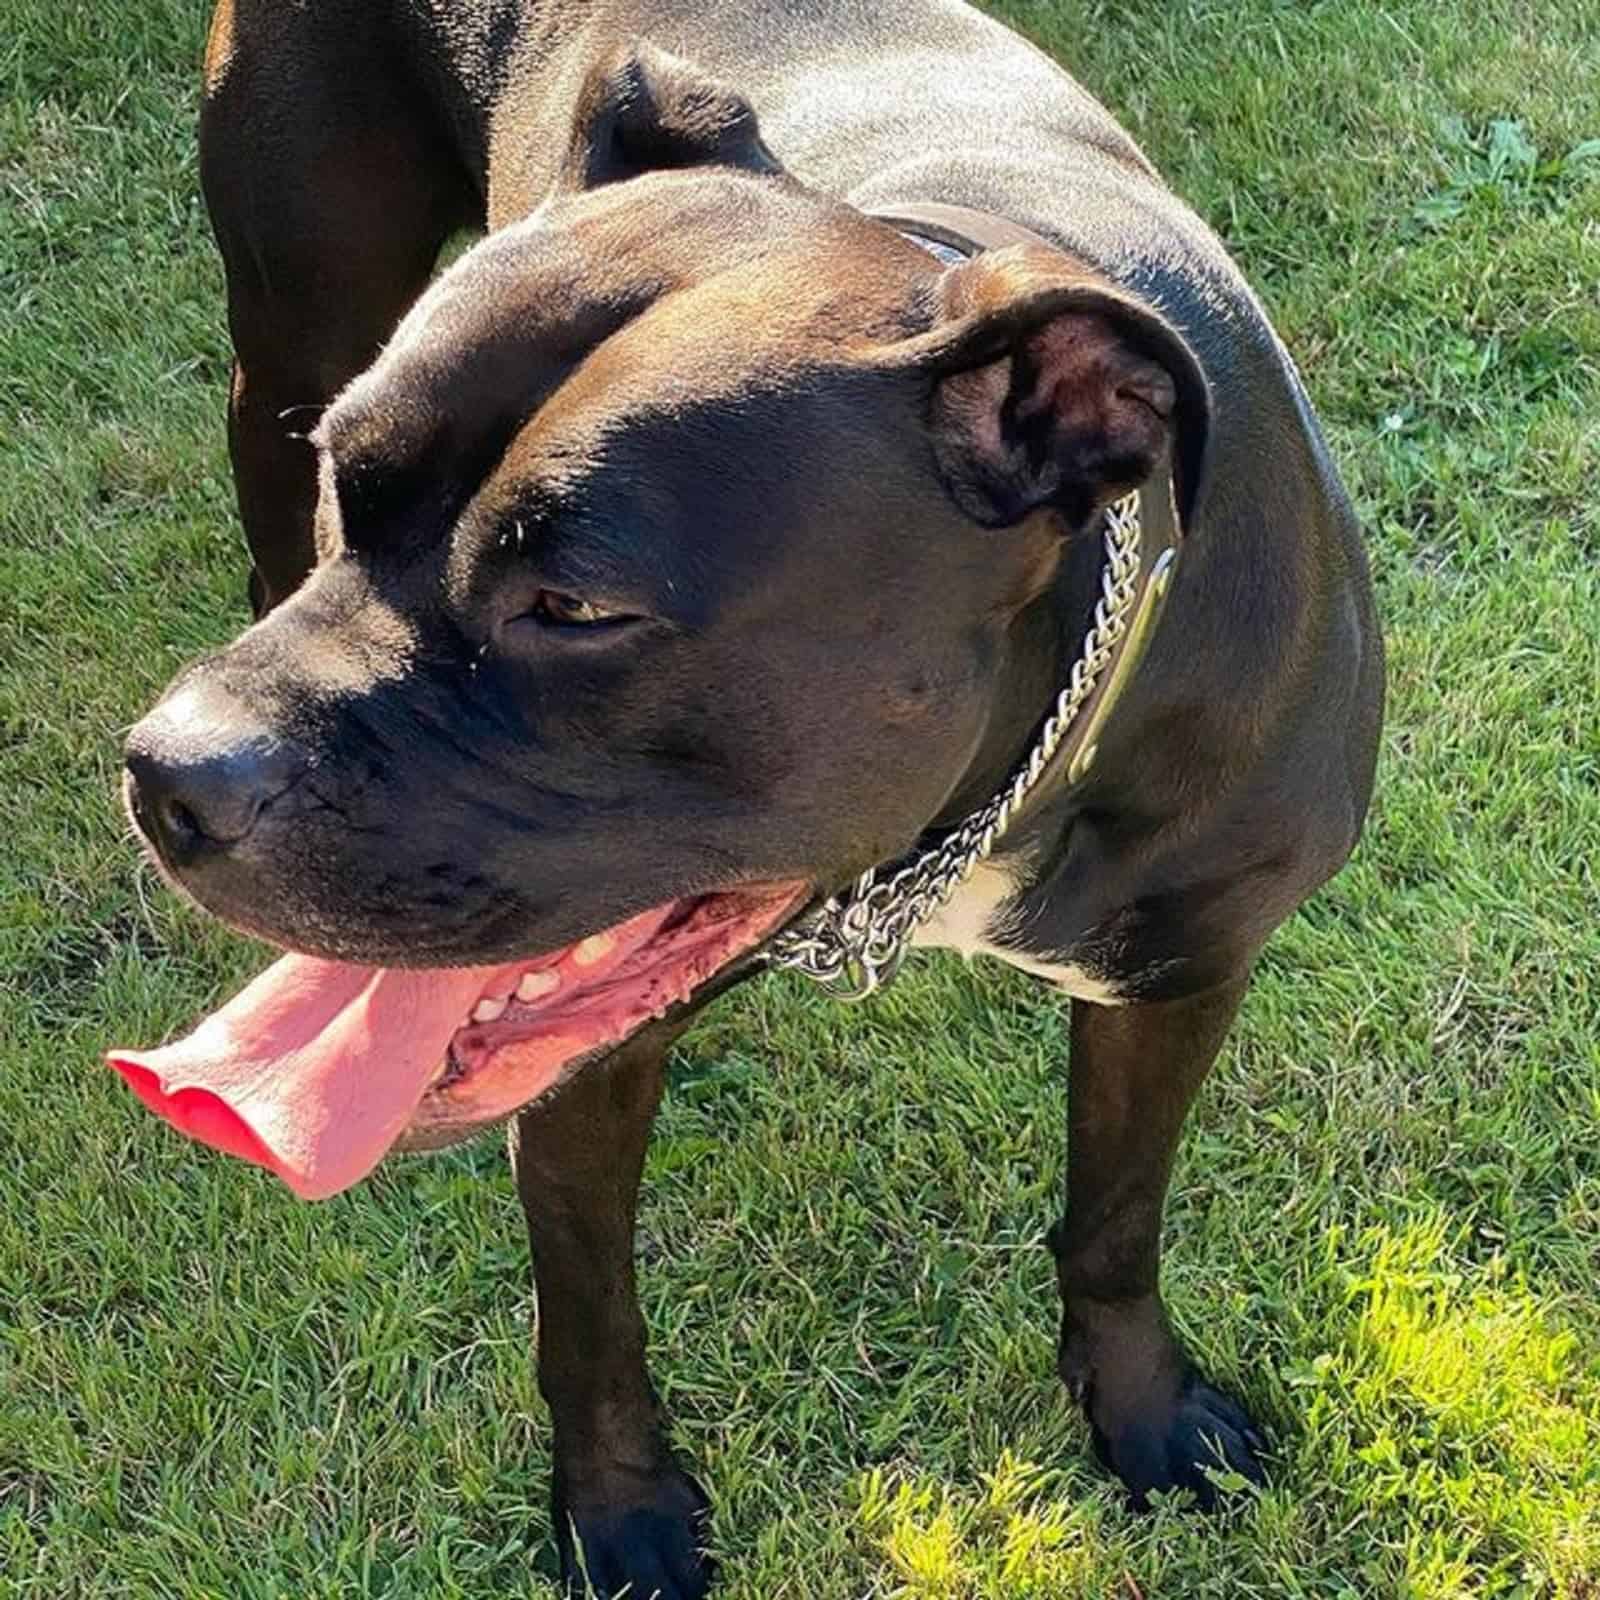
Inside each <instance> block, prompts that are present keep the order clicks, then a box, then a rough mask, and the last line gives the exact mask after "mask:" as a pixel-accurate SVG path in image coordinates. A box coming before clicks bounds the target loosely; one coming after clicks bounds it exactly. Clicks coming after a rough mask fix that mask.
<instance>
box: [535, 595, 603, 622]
mask: <svg viewBox="0 0 1600 1600" xmlns="http://www.w3.org/2000/svg"><path fill="white" fill-rule="evenodd" d="M529 610H530V612H531V614H532V615H533V616H535V617H537V618H538V619H539V621H541V622H554V623H556V624H558V625H559V626H561V627H563V628H588V627H593V626H594V625H595V624H596V623H599V622H615V621H618V620H619V619H620V617H621V613H620V612H616V611H607V610H605V609H604V608H603V607H601V606H597V605H595V604H594V603H593V602H592V601H589V600H580V599H579V598H578V596H577V595H575V594H562V593H561V592H560V590H558V589H541V590H540V591H539V593H538V594H537V595H536V596H535V597H534V601H533V605H532V606H531V607H529Z"/></svg>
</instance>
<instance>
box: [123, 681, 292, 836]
mask: <svg viewBox="0 0 1600 1600" xmlns="http://www.w3.org/2000/svg"><path fill="white" fill-rule="evenodd" d="M123 761H124V765H125V767H126V769H127V777H126V784H127V795H128V806H129V809H130V810H131V811H132V813H133V819H134V821H135V823H137V825H138V827H139V829H140V831H141V832H142V833H143V834H144V835H145V837H146V838H148V839H149V841H150V842H151V844H153V845H154V846H155V848H156V850H157V852H158V853H159V854H160V856H161V858H162V860H163V861H165V862H166V863H167V864H168V865H169V866H172V867H186V866H190V865H192V864H193V863H194V862H195V861H197V860H198V859H199V858H200V857H202V856H204V855H207V854H209V853H212V852H215V851H219V850H224V849H226V848H227V847H228V846H230V845H235V844H237V843H239V841H240V840H241V839H243V838H244V837H245V836H246V835H247V834H248V833H249V832H250V830H251V829H252V828H254V827H255V825H256V819H257V818H258V817H259V816H260V815H261V812H262V809H263V807H265V806H266V805H267V803H268V802H269V801H271V800H273V799H275V798H276V797H277V796H278V795H280V794H282V793H283V792H284V791H285V790H286V789H288V788H289V787H290V786H291V785H292V784H293V783H294V781H295V779H296V778H297V777H299V775H300V773H301V772H302V771H303V770H304V762H303V760H302V759H301V758H300V757H299V755H298V754H297V752H296V750H295V748H294V746H293V745H291V744H289V743H288V742H287V741H285V740H283V739H281V738H278V737H277V736H275V735H274V734H273V733H271V732H270V731H269V730H268V729H267V728H265V727H263V726H262V725H261V724H260V723H258V722H257V721H255V720H254V719H253V718H252V717H251V716H250V714H249V713H248V711H246V710H245V709H244V708H243V707H242V706H241V705H240V704H239V703H238V702H237V701H236V700H234V699H233V697H232V696H231V695H229V694H228V693H227V691H226V690H224V689H222V688H220V687H219V686H216V685H209V684H206V683H204V682H203V681H201V682H196V683H191V684H187V685H185V686H183V687H182V688H180V689H179V690H178V691H177V692H176V693H175V694H172V695H169V696H168V697H167V698H166V699H165V700H163V701H162V702H161V704H160V705H158V706H157V707H156V708H155V710H154V711H152V712H151V713H150V715H149V716H147V717H146V718H145V719H144V720H143V721H142V722H140V723H138V724H137V725H136V726H135V727H134V729H133V732H132V733H130V734H129V735H128V745H127V749H126V751H125V752H124V757H123Z"/></svg>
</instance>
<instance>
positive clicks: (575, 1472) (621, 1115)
mask: <svg viewBox="0 0 1600 1600" xmlns="http://www.w3.org/2000/svg"><path fill="white" fill-rule="evenodd" d="M678 1031H679V1030H678V1029H677V1028H670V1029H669V1028H665V1027H660V1026H657V1027H653V1028H650V1029H647V1030H646V1031H645V1032H644V1033H642V1034H640V1035H638V1036H637V1037H635V1038H634V1039H631V1040H629V1042H628V1043H627V1044H625V1045H624V1046H622V1048H621V1049H619V1050H618V1051H617V1052H616V1053H615V1054H614V1055H612V1056H610V1057H608V1058H607V1059H606V1060H604V1061H600V1062H596V1063H595V1064H594V1065H593V1066H590V1067H587V1068H585V1069H583V1070H582V1071H581V1072H580V1073H579V1074H578V1076H577V1077H576V1078H575V1079H574V1080H573V1081H572V1082H571V1083H570V1084H568V1085H567V1087H566V1088H565V1089H563V1090H562V1091H561V1092H560V1093H559V1094H558V1095H557V1096H556V1097H555V1098H554V1099H553V1100H552V1101H551V1102H550V1103H549V1104H548V1105H547V1106H545V1107H542V1108H536V1109H532V1110H528V1111H525V1112H523V1113H522V1114H521V1116H519V1117H518V1118H517V1121H516V1124H515V1126H514V1128H513V1130H512V1136H511V1157H512V1164H513V1167H514V1170H515V1172H516V1178H517V1189H518V1192H519V1194H520V1195H521V1198H522V1207H523V1211H524V1213H525V1214H526V1216H527V1219H528V1238H529V1243H530V1245H531V1247H532V1251H533V1271H534V1281H535V1284H536V1286H537V1289H538V1298H539V1319H538V1327H539V1388H540V1392H541V1393H542V1394H543V1395H544V1397H545V1400H546V1402H547V1404H548V1405H549V1407H550V1415H551V1418H552V1420H553V1422H554V1425H555V1442H554V1458H555V1459H554V1474H553V1479H552V1486H551V1502H552V1514H553V1518H554V1522H555V1533H556V1541H557V1544H558V1546H559V1548H560V1552H561V1567H562V1574H563V1577H564V1578H565V1580H566V1582H567V1584H568V1585H569V1586H570V1587H571V1588H572V1589H573V1590H574V1591H575V1592H576V1593H578V1594H582V1593H584V1592H585V1591H584V1588H583V1583H584V1580H585V1579H587V1581H588V1583H589V1584H590V1585H591V1586H592V1587H593V1589H594V1592H595V1593H596V1594H598V1595H602V1596H612V1595H617V1594H621V1593H623V1592H624V1591H626V1593H627V1594H628V1595H629V1596H630V1600H631V1597H632V1596H638V1597H639V1600H646V1597H648V1596H651V1595H658V1596H659V1597H660V1600H698V1597H699V1596H702V1595H704V1594H705V1592H706V1590H707V1588H708V1586H709V1584H710V1581H711V1577H712V1568H711V1563H710V1561H709V1559H708V1558H707V1557H706V1556H705V1554H704V1553H703V1550H702V1548H701V1546H702V1542H703V1540H704V1537H705V1531H706V1512H707V1502H706V1498H705V1495H704V1493H703V1492H702V1491H701V1489H700V1486H699V1485H698V1484H697V1483H695V1481H694V1480H693V1479H692V1478H691V1477H689V1475H688V1474H687V1473H685V1472H684V1471H683V1469H682V1468H681V1467H680V1466H679V1465H678V1463H677V1461H676V1459H675V1457H674V1456H673V1453H672V1449H671V1447H670V1445H669V1444H668V1443H667V1439H666V1431H665V1419H664V1416H663V1413H662V1408H661V1404H660V1402H659V1401H658V1399H657V1398H656V1393H655V1390H654V1388H653V1387H652V1386H651V1383H650V1376H649V1373H648V1371H647V1370H646V1367H645V1329H644V1318H643V1316H642V1315H641V1314H640V1311H639V1302H638V1297H637V1293H636V1290H635V1283H634V1261H633V1235H634V1212H635V1208H636V1203H637V1200H638V1193H639V1179H640V1175H641V1173H642V1171H643V1168H644V1157H645V1149H646V1146H647V1145H648V1143H649V1139H650V1127H651V1123H652V1122H653V1121H654V1118H655V1113H656V1107H657V1105H658V1104H659V1103H660V1099H661V1089H662V1082H663V1075H664V1074H663V1068H664V1060H665V1056H666V1051H667V1048H668V1046H669V1045H670V1044H671V1042H672V1040H673V1038H674V1037H675V1036H676V1034H677V1032H678Z"/></svg>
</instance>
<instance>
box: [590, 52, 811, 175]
mask: <svg viewBox="0 0 1600 1600" xmlns="http://www.w3.org/2000/svg"><path fill="white" fill-rule="evenodd" d="M694 166H725V167H739V168H741V169H743V170H744V171H747V172H780V171H782V170H783V169H782V167H781V166H780V164H779V162H778V161H777V159H776V158H775V157H774V156H773V154H772V152H771V151H770V150H768V149H767V147H766V146H765V145H764V144H763V143H762V142H761V130H760V128H759V126H758V125H757V122H756V114H755V111H754V110H753V109H752V108H751V105H750V102H749V101H748V100H746V99H745V97H744V96H743V95H742V94H739V93H738V92H737V91H736V90H735V89H732V88H730V87H729V86H728V85H727V84H725V83H723V82H721V81H720V80H719V79H717V78H713V77H711V76H710V75H709V74H708V73H705V72H702V71H701V70H700V68H698V67H697V66H695V65H694V64H693V63H692V62H689V61H685V60H684V59H683V58H682V57H681V56H675V55H671V54H669V53H668V52H667V51H665V50H661V49H658V48H657V47H656V46H655V45H653V44H650V43H648V42H646V41H645V40H642V39H639V40H634V41H633V42H632V43H630V44H628V45H625V46H624V47H623V48H622V49H621V50H619V51H618V52H617V53H616V54H615V55H614V56H612V57H611V58H610V59H609V60H607V61H603V62H602V63H600V64H599V65H598V66H596V67H594V68H593V69H591V71H590V73H589V75H588V77H587V78H586V79H585V80H584V85H583V88H582V90H581V91H580V93H579V96H578V106H577V111H576V120H575V127H574V130H573V140H572V146H571V148H570V150H569V151H568V153H567V157H566V160H565V161H564V162H563V164H562V170H561V177H560V186H561V187H563V188H567V189H594V188H598V187H599V186H600V185H601V184H605V183H616V182H619V181H620V180H622V179H625V178H634V177H638V176H639V175H640V174H641V173H644V172H652V171H656V170H659V169H661V168H666V167H694Z"/></svg>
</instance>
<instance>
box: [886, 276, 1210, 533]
mask: <svg viewBox="0 0 1600 1600" xmlns="http://www.w3.org/2000/svg"><path fill="white" fill-rule="evenodd" d="M938 300H939V312H938V316H937V319H936V322H935V325H934V327H933V328H932V329H931V330H930V331H929V332H928V333H926V334H924V335H922V336H921V337H920V338H919V339H918V340H916V341H913V343H914V344H919V345H921V346H922V349H921V351H920V352H918V354H917V357H916V359H917V360H918V362H919V364H921V365H923V366H924V367H925V368H931V369H932V371H933V373H934V375H935V383H934V387H933V394H932V398H931V401H930V404H929V415H928V423H929V430H930V433H931V435H932V442H933V447H934V453H935V455H936V457H937V459H938V462H939V466H940V469H941V472H942V474H943V477H944V480H945V484H946V487H947V488H948V489H949V491H950V493H951V495H952V497H953V498H954V499H955V500H956V502H957V504H959V505H960V506H961V507H962V509H963V510H965V511H966V512H967V513H968V515H970V516H972V517H973V518H974V519H976V520H977V521H979V522H981V523H983V524H984V525H985V526H989V527H1004V526H1007V525H1009V524H1011V523H1014V522H1018V521H1020V520H1021V519H1022V518H1023V517H1025V516H1027V515H1028V514H1029V513H1030V512H1032V511H1034V510H1037V509H1038V508H1040V507H1043V506H1049V507H1051V508H1053V509H1054V510H1056V511H1057V512H1058V513H1059V514H1060V515H1061V516H1062V518H1063V519H1064V520H1065V521H1066V522H1067V523H1068V524H1069V525H1070V526H1071V527H1073V528H1074V529H1076V528H1080V527H1083V526H1085V525H1086V524H1087V523H1088V522H1089V520H1090V519H1091V518H1092V517H1093V516H1094V514H1095V513H1096V512H1097V511H1099V510H1100V509H1101V508H1102V507H1104V506H1106V505H1108V504H1109V503H1110V502H1111V501H1113V500H1116V499H1118V498H1119V497H1120V496H1122V495H1124V494H1127V493H1128V492H1129V491H1130V490H1133V489H1136V488H1138V487H1139V486H1140V485H1141V484H1143V483H1144V482H1145V481H1146V480H1147V479H1148V478H1150V477H1151V476H1152V475H1153V474H1154V473H1156V472H1157V471H1158V470H1160V469H1162V468H1163V467H1168V468H1170V470H1171V471H1172V472H1173V475H1174V478H1175V480H1176V481H1175V483H1174V488H1175V490H1176V491H1177V496H1178V502H1179V506H1180V508H1181V511H1182V512H1183V514H1184V515H1185V516H1186V514H1187V510H1188V508H1189V507H1190V506H1191V505H1192V503H1193V500H1194V496H1195V493H1196V490H1197V486H1198V479H1199V476H1200V472H1201V462H1202V459H1203V455H1204V448H1205V441H1206V435H1207V431H1208V425H1209V411H1210V407H1209V397H1208V394H1207V388H1206V383H1205V379H1204V376H1203V375H1202V373H1201V371H1200V368H1199V364H1198V362H1197V361H1196V360H1195V357H1194V355H1193V353H1192V352H1191V351H1190V349H1189V347H1188V345H1187V344H1186V343H1185V342H1184V340H1183V339H1182V337H1181V336H1180V335H1179V334H1178V332H1177V331H1176V329H1174V328H1173V327H1172V326H1171V324H1170V323H1168V322H1167V321H1166V320H1165V319H1164V318H1163V317H1161V316H1160V315H1159V314H1158V313H1157V312H1156V311H1154V310H1153V309H1152V308H1151V307H1149V306H1147V305H1145V304H1143V303H1142V302H1140V301H1138V300H1137V299H1135V298H1134V297H1132V296H1131V295H1129V294H1127V293H1125V292H1124V291H1122V290H1120V289H1118V288H1117V287H1116V286H1114V285H1113V284H1111V283H1110V282H1109V281H1108V280H1106V279H1104V278H1102V277H1100V276H1099V275H1098V274H1096V273H1092V272H1090V271H1089V270H1088V269H1087V268H1085V267H1083V266H1081V264H1079V263H1077V262H1075V261H1073V259H1072V258H1071V257H1069V256H1067V255H1066V254H1065V253H1064V252H1063V253H1058V252H1055V251H1050V250H1046V249H1044V248H1042V247H1037V248H1036V247H1017V248H1014V249H1010V250H1003V251H996V252H993V253H992V254H986V255H982V256H979V257H977V258H975V259H974V260H971V261H968V262H964V263H962V264H961V265H959V266H956V267H952V268H950V269H949V270H948V271H947V272H946V273H945V274H944V275H943V277H942V279H941V280H940V283H939V286H938Z"/></svg>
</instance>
